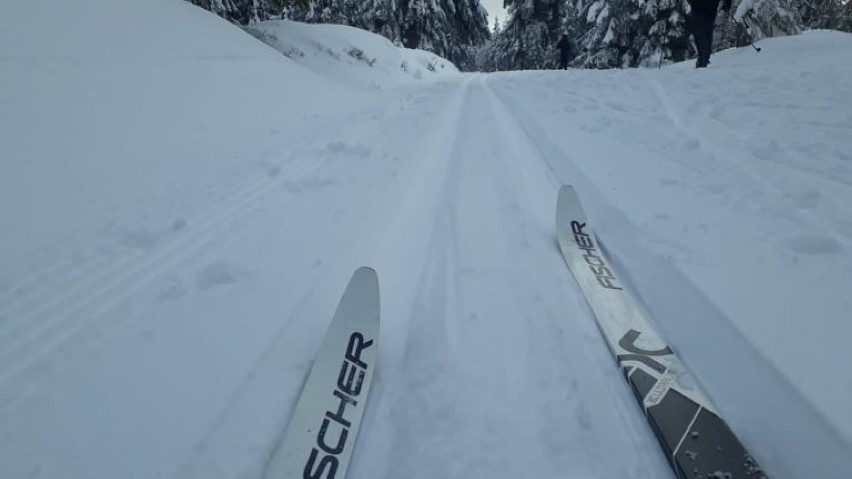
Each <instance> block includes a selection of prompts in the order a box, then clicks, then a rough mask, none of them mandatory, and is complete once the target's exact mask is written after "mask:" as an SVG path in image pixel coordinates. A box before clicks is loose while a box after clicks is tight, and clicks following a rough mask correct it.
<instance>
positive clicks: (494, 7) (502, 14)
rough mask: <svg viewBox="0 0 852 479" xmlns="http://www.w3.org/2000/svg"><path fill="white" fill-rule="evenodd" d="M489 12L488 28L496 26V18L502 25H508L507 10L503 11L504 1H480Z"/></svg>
mask: <svg viewBox="0 0 852 479" xmlns="http://www.w3.org/2000/svg"><path fill="white" fill-rule="evenodd" d="M479 1H480V3H482V6H483V7H485V9H486V10H488V27H489V28H491V27H493V26H494V17H498V18H500V23H506V10H503V0H479Z"/></svg>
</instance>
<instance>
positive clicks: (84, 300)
mask: <svg viewBox="0 0 852 479" xmlns="http://www.w3.org/2000/svg"><path fill="white" fill-rule="evenodd" d="M367 125H370V124H369V123H367ZM363 130H364V124H355V125H351V126H349V127H347V128H346V130H345V131H347V132H349V134H350V135H351V134H356V135H357V138H363V137H364V136H365V135H366V136H369V135H370V133H368V132H365V131H363ZM375 133H376V132H375V131H373V132H372V135H375ZM339 138H340V139H341V140H343V141H344V142H345V141H346V140H350V138H348V137H347V136H346V134H343V135H339ZM327 144H328V142H327V140H320V141H318V140H315V139H313V140H311V141H310V142H305V143H304V144H299V145H297V146H296V147H294V148H292V149H291V150H289V153H288V152H283V154H282V155H283V156H286V157H289V156H291V155H297V154H298V153H299V152H301V151H304V150H306V149H308V148H309V147H311V146H314V147H316V148H320V147H325V146H326V145H327ZM322 164H323V161H322V160H317V159H315V158H311V157H307V158H305V159H300V160H296V161H294V162H293V163H292V164H287V165H285V166H284V167H279V168H278V169H277V170H276V174H275V175H273V176H270V175H268V174H266V173H264V172H262V171H257V170H256V169H255V170H254V171H252V173H251V174H249V175H246V176H247V177H246V178H243V179H241V181H239V182H238V184H237V186H236V187H233V188H229V189H228V190H226V191H225V192H222V191H221V190H218V191H219V193H220V196H219V197H218V198H217V200H216V201H213V202H211V201H209V200H207V201H203V200H200V201H199V202H198V206H203V208H202V209H201V210H196V211H192V212H191V211H190V210H186V211H183V212H182V214H180V215H179V217H181V218H187V219H188V221H189V223H188V225H187V226H186V227H185V228H181V229H182V230H185V231H181V232H178V233H179V235H178V236H177V238H175V239H174V240H173V241H172V242H169V243H167V244H165V245H163V246H160V247H153V248H151V250H148V251H141V252H137V253H135V254H132V255H131V256H128V257H124V258H121V259H119V260H117V261H115V262H113V263H112V264H110V265H109V267H108V268H105V267H103V266H101V262H96V263H94V265H88V266H90V268H87V269H82V271H81V272H79V273H77V274H73V275H71V277H70V278H69V281H68V282H67V283H60V284H59V285H58V287H57V289H59V290H63V291H64V294H57V295H55V296H50V295H49V293H51V292H52V291H43V292H42V293H43V295H48V297H49V298H50V299H49V300H47V301H45V300H44V299H43V298H41V297H40V296H35V298H36V299H38V300H40V301H39V302H38V303H37V304H36V305H35V307H34V308H32V309H30V310H27V309H24V310H23V311H22V313H21V314H20V316H18V317H16V318H15V320H11V321H7V322H4V323H3V326H4V328H3V330H2V331H0V351H3V352H2V354H0V364H2V368H0V412H2V411H5V410H8V409H9V408H10V407H12V406H13V405H14V404H15V403H17V402H18V401H21V400H24V399H26V397H28V396H29V395H30V394H32V393H34V392H36V391H37V390H38V388H39V386H40V385H41V384H43V382H44V381H46V380H47V377H49V375H50V374H51V373H55V372H57V370H58V369H61V368H66V367H69V366H71V365H73V364H74V361H75V359H77V358H79V357H80V356H81V355H83V354H85V353H86V351H88V350H89V349H91V348H92V347H96V344H97V342H99V341H101V340H102V339H103V337H104V336H106V335H108V334H109V333H110V332H111V331H113V330H116V329H118V328H120V327H121V325H122V324H123V323H124V322H125V321H128V320H129V319H130V318H119V319H116V318H111V317H110V316H109V315H108V314H107V313H108V312H109V311H110V310H111V309H112V308H114V307H115V306H118V305H120V304H122V302H123V301H125V300H126V299H128V298H131V297H133V296H134V295H136V294H137V292H138V291H139V290H141V289H143V288H145V287H146V286H147V285H149V284H150V283H151V282H152V281H154V280H156V279H158V278H160V277H162V276H163V275H164V274H165V273H167V272H168V271H170V270H171V269H173V267H174V266H175V265H176V264H177V263H179V262H180V261H183V260H185V259H186V258H187V257H189V256H191V255H193V254H195V253H197V252H203V251H205V249H206V250H209V245H210V244H211V243H214V242H216V241H220V237H222V236H223V235H222V233H224V232H226V231H227V230H228V229H229V228H231V225H232V223H233V222H235V221H237V220H239V219H241V218H243V217H244V216H245V215H246V214H247V213H250V212H251V210H252V208H253V207H254V205H255V204H256V203H257V201H258V200H259V199H260V198H262V197H263V196H264V195H265V194H267V193H268V192H270V191H273V190H274V189H276V188H280V186H281V185H282V184H284V183H287V182H298V181H300V180H302V179H305V178H308V177H309V176H310V175H311V174H312V173H313V172H315V171H316V170H317V169H319V168H320V167H321V166H322ZM228 186H230V185H228V183H227V181H221V182H220V183H219V184H217V186H216V187H214V188H227V187H228ZM205 196H206V195H205ZM281 221H282V222H284V223H286V221H287V219H286V218H281ZM180 233H182V234H180ZM224 237H225V238H228V236H227V235H224ZM78 276H82V277H85V278H86V279H85V280H83V281H76V282H71V281H70V280H72V279H74V278H77V277H78ZM10 309H14V308H10ZM63 346H70V349H71V351H67V352H65V353H63V354H62V358H63V361H62V362H61V364H56V361H55V358H52V359H54V360H51V361H47V363H45V361H42V360H44V359H45V358H48V357H49V356H51V353H52V352H54V351H56V350H58V349H59V348H62V347H63ZM28 371H31V372H36V371H37V372H38V373H37V374H24V373H26V372H28ZM21 375H23V376H26V377H24V378H23V379H22V380H23V381H24V382H25V383H26V387H14V388H13V387H10V386H9V384H7V383H9V382H11V381H13V380H14V379H15V378H16V377H18V376H21ZM11 391H16V392H15V393H14V394H11ZM10 394H11V396H10Z"/></svg>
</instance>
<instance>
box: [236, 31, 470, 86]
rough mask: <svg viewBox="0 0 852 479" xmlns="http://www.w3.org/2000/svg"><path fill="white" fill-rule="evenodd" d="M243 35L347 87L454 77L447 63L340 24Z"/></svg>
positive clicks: (452, 66)
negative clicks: (249, 36)
mask: <svg viewBox="0 0 852 479" xmlns="http://www.w3.org/2000/svg"><path fill="white" fill-rule="evenodd" d="M247 30H248V31H249V32H250V33H252V34H253V35H255V36H256V37H257V38H259V39H261V40H262V41H263V42H265V43H267V44H269V45H270V46H272V47H273V48H275V49H276V50H278V51H280V52H281V53H283V54H284V55H285V56H287V57H289V58H290V59H292V60H293V61H295V62H297V63H299V64H300V65H303V66H305V67H306V68H308V69H310V70H312V71H314V72H317V73H320V74H322V75H325V76H326V77H328V78H330V79H334V80H335V81H340V82H343V83H346V84H348V85H355V86H367V87H372V88H381V87H387V86H393V85H400V84H408V83H410V82H412V81H415V82H416V81H419V80H428V79H441V78H447V77H448V76H452V75H454V74H457V73H458V70H457V69H456V67H455V66H454V65H453V64H452V63H451V62H449V61H447V60H445V59H443V58H441V57H439V56H437V55H435V54H433V53H430V52H426V51H423V50H413V49H408V48H402V47H396V46H394V45H393V44H392V43H391V42H390V41H389V40H388V39H386V38H384V37H382V36H380V35H376V34H374V33H371V32H368V31H366V30H360V29H358V28H354V27H348V26H345V25H325V24H306V23H300V22H293V21H289V20H270V21H265V22H261V23H259V24H257V25H254V26H251V27H248V28H247Z"/></svg>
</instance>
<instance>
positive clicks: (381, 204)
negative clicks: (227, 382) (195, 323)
mask: <svg viewBox="0 0 852 479" xmlns="http://www.w3.org/2000/svg"><path fill="white" fill-rule="evenodd" d="M452 98H453V96H452V95H450V100H449V101H452ZM410 99H411V100H412V101H414V102H419V101H420V99H421V97H420V96H417V97H411V98H410ZM406 114H407V113H406ZM436 116H437V117H438V119H436V120H433V123H434V124H439V123H441V122H442V120H443V117H440V116H438V115H436ZM391 124H392V125H395V124H396V123H391ZM375 137H376V135H374V136H373V138H375ZM391 137H395V136H393V135H391ZM424 138H425V140H424V141H427V142H432V141H433V140H434V138H433V137H431V136H429V135H426V136H424ZM385 143H387V141H385ZM424 149H426V150H428V148H424ZM419 180H420V178H418V177H417V176H416V175H412V178H411V181H419ZM388 184H389V185H390V186H389V188H390V189H391V190H392V191H396V190H397V189H399V188H400V187H399V186H397V185H394V184H393V182H390V183H388ZM386 196H387V194H385V195H380V196H378V197H377V199H376V200H375V202H374V203H373V204H372V205H371V206H368V207H367V208H366V210H365V211H364V212H362V218H369V217H373V216H376V215H377V213H376V211H377V210H379V211H380V210H383V209H384V208H386V205H387V204H392V203H393V202H392V201H384V200H383V198H386ZM394 199H395V198H394ZM379 216H380V215H379ZM353 223H354V224H359V223H363V221H354V220H353ZM367 230H369V228H367ZM367 234H368V235H370V236H374V235H375V231H372V230H370V231H368V232H367ZM361 235H362V236H363V234H361ZM368 243H370V244H374V243H375V242H373V241H370V240H369V239H368V238H360V239H355V240H353V241H350V242H345V243H342V244H341V247H339V248H338V249H337V250H336V252H335V253H334V254H333V255H332V257H331V258H328V259H327V260H325V261H324V265H325V267H324V268H323V269H322V270H319V271H317V272H316V273H315V274H314V276H313V279H312V280H311V281H310V286H309V287H308V288H307V291H306V292H305V293H304V294H302V296H301V299H300V300H299V302H298V303H297V305H296V306H295V307H294V308H293V309H292V311H291V312H290V313H289V314H288V315H287V318H288V319H287V320H286V321H284V322H283V323H282V325H281V327H280V328H279V329H278V330H277V331H276V333H275V334H274V335H273V338H272V339H271V340H270V342H269V343H268V346H267V347H266V348H265V349H264V352H263V353H262V354H261V355H260V356H259V357H258V359H257V360H256V361H255V362H254V363H253V366H252V367H251V369H250V371H249V372H248V373H247V374H246V375H245V376H244V377H243V379H242V380H241V381H240V387H238V388H237V389H235V390H234V391H233V392H232V393H231V394H230V395H229V396H228V398H227V399H226V401H225V403H224V405H223V407H222V409H221V410H220V412H219V413H218V414H217V415H216V418H215V420H214V421H213V422H211V423H210V425H209V427H208V428H207V430H206V432H205V433H204V434H203V436H202V438H201V439H200V440H199V441H198V442H197V443H196V445H195V446H194V447H193V449H192V451H193V452H192V453H191V454H190V456H189V457H188V458H187V459H185V460H184V461H183V462H182V464H181V466H180V467H179V468H178V470H177V473H176V475H175V476H174V477H175V478H176V479H177V478H179V477H187V476H189V477H196V476H197V474H196V472H195V471H197V470H198V469H199V468H200V467H202V466H201V465H200V464H201V463H202V461H203V459H204V457H205V456H206V455H208V454H211V452H208V451H210V448H211V444H215V443H216V442H217V441H221V440H222V439H221V438H222V436H223V435H224V434H225V433H224V430H225V429H226V428H228V427H229V426H228V424H229V421H233V420H235V419H234V418H233V417H232V416H233V414H235V411H236V410H237V409H239V408H241V407H242V406H243V405H244V403H245V402H247V401H251V398H250V397H247V395H248V394H249V392H250V391H251V390H252V389H253V388H255V387H257V386H258V384H260V383H261V382H262V379H261V378H260V376H261V374H255V372H256V371H262V370H264V369H268V368H264V366H265V365H266V363H268V361H269V358H271V357H272V356H273V355H275V354H276V353H278V352H279V351H278V349H279V348H280V343H281V341H282V340H283V339H284V338H285V333H287V332H288V331H289V329H290V327H291V326H292V325H293V323H294V321H296V320H297V317H298V315H299V312H300V311H302V310H303V309H304V308H305V307H306V304H307V303H308V301H311V299H312V296H313V294H314V292H315V291H316V290H317V288H318V287H319V285H320V284H321V283H323V282H324V281H323V279H322V278H323V277H325V276H327V275H328V274H331V273H325V272H323V271H326V270H330V271H337V270H338V269H339V268H336V267H334V265H338V264H341V263H348V262H349V261H348V260H347V259H346V258H348V257H350V256H352V254H353V252H355V251H357V250H360V249H362V248H363V245H364V244H368ZM380 249H382V248H380ZM356 256H357V255H356ZM276 446H277V442H276V441H272V442H271V446H270V447H273V448H274V447H276ZM213 447H215V446H213ZM271 453H272V449H270V451H269V454H267V455H266V456H265V457H269V456H271Z"/></svg>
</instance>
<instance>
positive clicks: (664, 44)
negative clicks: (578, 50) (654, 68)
mask: <svg viewBox="0 0 852 479" xmlns="http://www.w3.org/2000/svg"><path fill="white" fill-rule="evenodd" d="M688 12H689V4H688V3H687V1H686V0H647V1H644V2H642V1H639V2H637V1H634V0H590V1H587V0H578V1H577V14H578V15H579V17H580V21H581V22H582V23H581V25H582V27H581V29H582V31H583V34H582V36H581V37H580V44H581V47H582V49H583V54H582V55H580V57H579V58H578V59H577V61H576V63H577V64H578V65H580V66H584V67H589V68H624V67H636V66H651V65H656V64H658V63H659V61H660V60H661V55H662V57H663V58H664V59H666V60H668V61H681V60H685V59H686V58H689V57H690V56H691V55H692V54H693V53H694V47H693V45H692V43H691V41H690V33H689V29H688V26H687V15H688Z"/></svg>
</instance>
